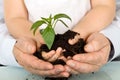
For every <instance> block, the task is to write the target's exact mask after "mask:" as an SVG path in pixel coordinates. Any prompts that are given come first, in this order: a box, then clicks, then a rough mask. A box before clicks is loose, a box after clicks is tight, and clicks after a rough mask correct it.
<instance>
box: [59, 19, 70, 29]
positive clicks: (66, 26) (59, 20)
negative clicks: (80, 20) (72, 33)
mask: <svg viewBox="0 0 120 80" xmlns="http://www.w3.org/2000/svg"><path fill="white" fill-rule="evenodd" d="M58 21H60V22H62V23H63V24H64V25H65V26H66V27H68V25H67V24H66V23H65V22H64V21H63V20H58Z"/></svg>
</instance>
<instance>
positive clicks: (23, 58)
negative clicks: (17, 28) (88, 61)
mask: <svg viewBox="0 0 120 80" xmlns="http://www.w3.org/2000/svg"><path fill="white" fill-rule="evenodd" d="M35 51H36V43H35V41H33V40H32V39H29V38H23V39H18V40H17V43H16V44H15V46H14V49H13V52H14V56H15V58H16V60H17V62H18V63H19V64H20V65H21V66H23V68H25V69H26V70H28V71H30V72H31V73H34V74H38V75H41V76H50V77H68V76H69V74H68V73H67V72H64V71H65V68H64V67H63V66H62V65H55V66H53V65H52V64H50V63H49V62H45V61H43V60H40V59H38V58H37V57H35V56H33V53H34V52H35ZM52 52H53V51H51V52H49V53H48V54H53V53H52ZM46 65H47V66H46Z"/></svg>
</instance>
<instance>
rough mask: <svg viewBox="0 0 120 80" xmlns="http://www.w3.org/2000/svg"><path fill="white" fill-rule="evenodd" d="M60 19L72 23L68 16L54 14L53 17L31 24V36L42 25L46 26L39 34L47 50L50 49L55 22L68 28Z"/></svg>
mask: <svg viewBox="0 0 120 80" xmlns="http://www.w3.org/2000/svg"><path fill="white" fill-rule="evenodd" d="M62 18H66V19H68V20H70V21H72V20H71V18H70V17H69V16H68V15H66V14H63V13H60V14H56V15H54V16H52V15H50V16H49V17H48V18H44V17H41V19H40V20H38V21H36V22H35V23H33V25H32V27H31V30H33V34H34V35H35V32H36V30H37V29H38V28H39V27H40V26H42V25H43V24H46V28H45V29H41V30H40V33H41V35H42V37H43V39H44V41H45V43H46V45H47V47H48V49H51V47H52V44H53V42H54V39H55V31H54V28H55V26H56V24H57V22H61V23H63V24H64V25H65V27H68V25H67V24H66V23H65V22H64V21H63V20H62Z"/></svg>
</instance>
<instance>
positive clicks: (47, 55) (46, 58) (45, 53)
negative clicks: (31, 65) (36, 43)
mask: <svg viewBox="0 0 120 80" xmlns="http://www.w3.org/2000/svg"><path fill="white" fill-rule="evenodd" d="M53 55H55V51H54V50H52V51H50V52H44V51H43V52H42V57H43V58H44V59H45V60H48V59H50V58H51V57H52V56H53Z"/></svg>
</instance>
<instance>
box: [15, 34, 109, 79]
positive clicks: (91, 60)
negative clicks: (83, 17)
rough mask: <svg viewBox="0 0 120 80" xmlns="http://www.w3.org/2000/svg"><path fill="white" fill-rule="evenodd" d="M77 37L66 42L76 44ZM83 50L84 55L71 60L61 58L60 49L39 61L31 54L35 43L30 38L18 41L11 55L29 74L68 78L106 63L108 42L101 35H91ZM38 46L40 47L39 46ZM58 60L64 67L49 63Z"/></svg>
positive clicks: (93, 69) (96, 69)
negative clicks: (63, 63) (63, 62)
mask: <svg viewBox="0 0 120 80" xmlns="http://www.w3.org/2000/svg"><path fill="white" fill-rule="evenodd" d="M79 38H80V37H79V35H78V36H75V38H74V39H72V40H69V41H68V42H69V43H70V44H71V45H72V44H74V43H76V42H77V40H78V39H79ZM86 43H87V44H86V45H85V47H84V50H85V52H86V53H83V54H76V55H75V56H73V57H72V58H68V59H65V58H63V56H61V54H62V52H63V51H64V50H62V48H60V47H59V48H58V49H57V50H56V51H54V50H52V51H50V52H48V53H43V54H42V56H43V57H44V58H45V59H46V60H47V61H44V60H41V59H38V58H37V57H35V56H34V55H33V54H34V53H35V51H36V50H37V48H36V42H35V41H34V40H32V39H30V38H22V39H18V40H17V42H16V44H15V46H14V49H13V53H14V56H15V58H16V60H17V62H18V63H19V64H20V65H21V66H22V67H23V68H24V69H26V70H28V71H30V72H31V73H34V74H37V75H40V76H48V77H69V75H70V74H82V73H91V72H95V71H98V70H99V69H100V68H101V67H102V66H103V65H104V64H106V63H107V61H108V57H109V53H110V49H111V48H110V42H109V40H108V39H107V38H106V37H105V36H104V35H103V34H101V33H93V34H91V35H90V36H89V37H88V38H87V40H86ZM39 46H40V45H39ZM58 58H62V59H64V60H65V62H66V65H64V66H63V65H52V64H51V63H50V62H51V61H54V60H56V59H58Z"/></svg>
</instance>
